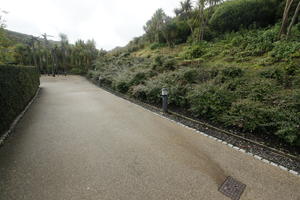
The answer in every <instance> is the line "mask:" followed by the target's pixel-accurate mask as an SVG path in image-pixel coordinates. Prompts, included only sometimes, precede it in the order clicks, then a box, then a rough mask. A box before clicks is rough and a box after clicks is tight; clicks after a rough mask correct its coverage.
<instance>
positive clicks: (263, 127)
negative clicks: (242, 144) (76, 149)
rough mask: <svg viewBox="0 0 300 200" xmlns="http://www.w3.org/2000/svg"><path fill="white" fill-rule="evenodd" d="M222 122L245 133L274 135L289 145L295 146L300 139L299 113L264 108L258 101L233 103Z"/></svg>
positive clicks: (272, 107)
mask: <svg viewBox="0 0 300 200" xmlns="http://www.w3.org/2000/svg"><path fill="white" fill-rule="evenodd" d="M222 120H223V121H224V123H225V124H226V125H228V126H236V127H239V128H241V129H242V130H244V131H247V132H256V133H261V134H262V133H263V134H272V133H275V134H276V135H277V136H279V137H280V138H282V139H283V140H285V141H286V142H287V143H290V144H295V143H296V142H297V141H298V140H299V138H300V135H299V123H300V116H299V113H298V114H297V113H296V112H293V111H290V110H282V109H280V108H277V107H274V106H266V105H264V104H262V103H260V102H258V101H253V100H248V99H245V100H240V101H237V102H236V103H233V104H232V107H231V108H230V110H229V111H228V112H227V113H226V114H225V115H224V116H223V119H222Z"/></svg>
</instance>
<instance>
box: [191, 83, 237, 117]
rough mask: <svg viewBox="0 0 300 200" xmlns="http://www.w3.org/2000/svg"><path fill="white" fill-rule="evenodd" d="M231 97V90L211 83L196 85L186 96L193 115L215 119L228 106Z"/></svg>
mask: <svg viewBox="0 0 300 200" xmlns="http://www.w3.org/2000/svg"><path fill="white" fill-rule="evenodd" d="M233 98H234V96H233V94H232V92H230V91H228V90H226V89H224V88H222V87H218V86H216V85H213V84H211V83H205V84H201V85H199V86H197V87H196V88H195V89H194V90H192V91H190V92H189V93H188V96H187V99H188V102H189V103H190V105H191V108H190V111H191V112H192V114H193V115H194V116H196V117H203V118H207V119H211V120H216V121H220V116H222V115H223V114H224V113H225V112H226V111H227V110H228V109H229V108H230V106H231V103H232V101H233Z"/></svg>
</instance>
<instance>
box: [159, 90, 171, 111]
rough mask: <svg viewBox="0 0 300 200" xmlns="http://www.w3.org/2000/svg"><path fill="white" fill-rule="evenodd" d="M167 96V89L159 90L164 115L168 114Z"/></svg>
mask: <svg viewBox="0 0 300 200" xmlns="http://www.w3.org/2000/svg"><path fill="white" fill-rule="evenodd" d="M168 94H169V91H168V89H167V88H163V89H162V90H161V95H162V108H163V111H164V112H165V113H166V112H168Z"/></svg>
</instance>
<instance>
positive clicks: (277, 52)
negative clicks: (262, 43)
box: [270, 40, 300, 61]
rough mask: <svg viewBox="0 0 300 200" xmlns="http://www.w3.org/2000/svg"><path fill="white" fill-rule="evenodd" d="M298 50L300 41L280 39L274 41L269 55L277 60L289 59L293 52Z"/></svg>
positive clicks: (299, 49)
mask: <svg viewBox="0 0 300 200" xmlns="http://www.w3.org/2000/svg"><path fill="white" fill-rule="evenodd" d="M298 51H300V42H295V41H284V40H280V41H278V42H275V43H274V48H273V50H272V51H271V52H270V56H271V57H273V58H275V59H276V60H277V61H280V60H282V59H290V58H291V56H292V55H293V53H295V52H298Z"/></svg>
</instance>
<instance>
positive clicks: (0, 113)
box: [0, 65, 40, 135]
mask: <svg viewBox="0 0 300 200" xmlns="http://www.w3.org/2000/svg"><path fill="white" fill-rule="evenodd" d="M39 85H40V74H39V71H38V69H37V68H36V67H24V66H4V65H0V135H1V134H3V133H4V132H5V131H6V130H7V129H8V128H9V126H10V124H11V123H12V121H13V120H14V119H15V118H16V117H17V116H18V114H19V113H21V112H22V111H23V109H24V108H25V107H26V105H27V104H28V103H29V101H30V100H31V99H32V97H33V96H34V95H35V93H36V91H37V89H38V87H39Z"/></svg>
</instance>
